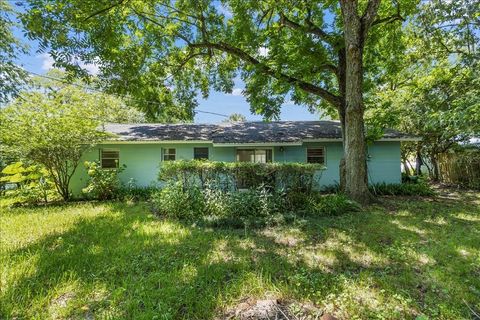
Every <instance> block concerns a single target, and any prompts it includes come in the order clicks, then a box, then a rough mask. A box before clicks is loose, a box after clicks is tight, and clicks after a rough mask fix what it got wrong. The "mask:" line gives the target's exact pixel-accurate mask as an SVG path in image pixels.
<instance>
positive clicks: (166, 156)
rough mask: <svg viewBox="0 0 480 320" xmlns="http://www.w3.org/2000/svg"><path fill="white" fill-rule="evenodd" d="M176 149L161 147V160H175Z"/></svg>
mask: <svg viewBox="0 0 480 320" xmlns="http://www.w3.org/2000/svg"><path fill="white" fill-rule="evenodd" d="M176 154H177V150H176V149H174V148H164V149H163V161H175V156H176Z"/></svg>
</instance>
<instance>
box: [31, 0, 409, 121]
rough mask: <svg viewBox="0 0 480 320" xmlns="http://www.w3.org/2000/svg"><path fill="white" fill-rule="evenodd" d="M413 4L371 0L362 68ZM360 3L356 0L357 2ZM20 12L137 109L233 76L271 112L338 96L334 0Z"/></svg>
mask: <svg viewBox="0 0 480 320" xmlns="http://www.w3.org/2000/svg"><path fill="white" fill-rule="evenodd" d="M415 4H416V1H402V4H401V5H400V4H398V5H395V3H390V2H382V3H381V4H380V3H379V8H378V17H377V15H375V17H372V19H374V21H373V20H372V25H373V27H372V28H374V29H375V34H374V35H373V36H372V37H371V39H370V40H369V42H370V43H371V48H370V47H369V48H368V49H367V50H368V51H369V52H370V53H368V54H367V55H366V59H367V60H368V63H366V64H365V65H366V68H365V71H366V72H372V75H371V76H369V77H368V78H372V79H373V78H374V74H375V73H376V71H377V70H376V67H375V64H374V62H375V61H378V60H379V59H378V57H377V54H378V52H385V51H382V50H387V49H386V48H388V50H390V49H391V48H394V47H395V45H394V44H395V43H394V41H395V37H396V36H397V33H398V32H399V29H400V27H401V23H399V22H401V21H402V20H403V16H404V15H408V14H409V13H410V12H411V11H412V10H413V8H414V7H415ZM365 10H366V7H365V5H364V3H363V2H361V3H360V5H359V8H358V12H359V13H361V12H362V11H365ZM365 17H366V16H365ZM22 20H23V22H24V24H25V26H26V27H27V30H28V34H29V36H30V37H32V38H36V39H40V41H41V48H43V49H49V50H51V54H52V56H53V57H54V58H55V61H56V65H57V66H63V67H66V68H67V70H76V71H77V72H78V73H79V74H83V75H84V76H86V75H87V74H86V73H85V72H84V71H82V70H81V67H80V65H79V64H78V61H79V60H82V61H85V62H91V63H97V64H98V65H99V66H100V74H99V76H100V78H101V79H104V80H105V81H106V82H105V85H107V86H108V87H109V88H110V89H112V90H115V91H116V92H124V93H127V92H128V93H129V94H132V95H134V96H135V97H136V98H139V99H143V101H144V102H145V103H144V105H143V106H144V108H146V109H150V108H162V107H166V104H176V106H177V108H181V109H183V110H191V109H193V108H194V107H195V106H196V105H197V101H196V96H197V93H201V94H202V95H203V96H208V94H209V90H210V89H211V88H213V89H215V90H219V91H224V92H231V90H232V88H233V85H234V82H233V80H234V79H235V77H237V76H239V77H240V78H241V79H242V80H243V81H244V82H245V84H246V87H245V95H246V98H247V100H248V102H249V103H250V104H251V108H252V111H253V112H254V113H259V114H263V115H264V116H265V117H267V118H277V117H278V116H279V113H280V107H281V105H282V103H283V102H284V101H285V99H286V98H291V99H292V101H294V102H295V103H298V104H304V105H307V106H308V107H309V108H313V109H315V108H319V107H326V108H330V109H331V108H332V105H338V104H340V103H341V92H340V91H341V90H342V88H340V84H339V82H340V81H339V80H338V77H341V76H344V75H341V74H339V69H341V66H340V64H342V63H344V61H341V59H342V56H341V54H340V53H341V52H342V51H343V48H344V42H343V25H344V23H343V19H342V16H341V12H340V5H339V3H337V2H336V1H301V2H295V3H293V2H291V1H234V0H232V1H221V2H216V1H206V0H204V1H193V2H192V1H174V2H172V1H164V0H162V1H119V2H116V3H112V2H110V1H104V2H101V1H100V2H99V1H83V0H82V1H80V0H78V1H69V2H68V4H65V3H62V2H53V3H52V2H48V3H47V2H46V1H32V2H30V4H29V10H28V11H26V13H24V14H23V15H22ZM73 34H74V35H75V36H72V35H73ZM393 51H394V50H390V53H389V54H388V55H386V56H385V57H383V58H387V59H389V58H391V57H392V52H393ZM154 102H156V103H158V104H157V105H155V104H153V103H154ZM149 103H150V104H149ZM334 110H335V108H334Z"/></svg>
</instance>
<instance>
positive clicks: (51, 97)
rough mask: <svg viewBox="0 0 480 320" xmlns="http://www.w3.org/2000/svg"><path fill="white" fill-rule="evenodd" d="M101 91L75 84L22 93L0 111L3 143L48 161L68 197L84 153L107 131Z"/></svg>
mask: <svg viewBox="0 0 480 320" xmlns="http://www.w3.org/2000/svg"><path fill="white" fill-rule="evenodd" d="M101 97H102V95H101V94H88V93H85V92H84V91H82V90H81V89H79V88H77V87H75V86H65V87H63V88H60V89H58V90H55V91H52V92H49V93H42V92H39V91H37V92H28V93H22V94H21V95H20V96H19V98H18V99H17V100H15V101H14V102H13V103H12V104H11V105H9V106H7V107H6V108H5V109H3V110H1V111H0V143H1V144H3V145H4V146H5V147H6V149H7V150H8V151H9V152H11V153H14V154H16V155H18V156H19V157H21V158H24V159H28V160H30V161H33V162H35V163H38V164H41V165H42V166H44V167H45V168H46V169H47V170H48V172H49V174H50V175H51V177H52V180H53V182H54V184H55V187H56V189H57V190H58V192H59V193H60V195H61V196H62V198H63V199H64V200H68V199H69V198H70V189H69V184H70V179H71V177H72V176H73V174H74V173H75V170H76V168H77V166H78V163H79V161H80V158H81V157H82V155H83V153H84V152H85V151H86V150H87V149H89V148H90V147H91V146H92V145H94V144H97V143H98V142H100V141H102V140H104V139H105V138H106V137H107V136H108V135H107V134H106V133H104V132H101V131H98V130H97V128H98V127H99V125H100V124H101V118H100V117H97V116H95V115H96V114H98V109H101V108H100V106H101V105H102V104H101V100H99V99H101Z"/></svg>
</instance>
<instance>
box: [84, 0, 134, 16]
mask: <svg viewBox="0 0 480 320" xmlns="http://www.w3.org/2000/svg"><path fill="white" fill-rule="evenodd" d="M123 2H125V0H120V1H118V2H117V3H113V4H112V5H110V6H108V7H105V8H102V9H100V10H98V11H95V12H94V13H92V14H90V15H89V16H88V17H86V18H85V19H84V20H83V21H87V20H89V19H91V18H93V17H95V16H97V15H99V14H102V13H105V12H107V11H110V10H112V9H113V8H115V7H117V6H119V5H121V4H122V3H123Z"/></svg>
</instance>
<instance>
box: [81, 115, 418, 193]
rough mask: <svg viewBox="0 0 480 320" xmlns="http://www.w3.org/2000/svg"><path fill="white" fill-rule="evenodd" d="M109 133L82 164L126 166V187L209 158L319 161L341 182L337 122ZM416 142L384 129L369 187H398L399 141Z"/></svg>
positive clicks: (127, 127) (371, 159)
mask: <svg viewBox="0 0 480 320" xmlns="http://www.w3.org/2000/svg"><path fill="white" fill-rule="evenodd" d="M105 131H107V132H110V133H113V134H115V135H116V138H115V139H114V140H111V141H106V142H104V143H102V144H101V145H98V146H96V147H95V148H94V149H93V150H91V151H89V152H88V153H87V154H85V156H84V159H83V161H85V160H89V161H93V160H98V161H100V163H101V165H102V167H104V168H107V169H108V168H114V167H116V166H117V165H118V164H119V165H126V169H125V171H123V172H122V173H121V179H122V181H124V182H127V181H129V180H130V179H133V180H134V181H135V183H136V184H137V185H140V186H148V185H150V184H152V183H157V182H158V179H157V177H158V172H159V169H160V166H161V163H162V162H163V161H170V160H180V159H183V160H188V159H209V160H214V161H229V162H231V161H254V162H271V161H275V162H315V163H322V164H324V165H325V166H326V170H324V171H323V172H322V174H321V175H319V178H320V185H321V186H328V185H333V184H336V183H338V182H339V163H340V159H341V157H342V138H341V126H340V123H339V122H337V121H278V122H240V123H224V124H218V125H214V124H108V125H106V126H105ZM411 140H415V138H412V137H410V136H408V135H406V134H402V133H400V132H397V131H394V130H386V131H385V133H384V136H383V137H382V138H381V139H380V140H378V141H376V142H375V143H373V144H372V145H370V146H369V147H368V169H369V170H368V171H369V181H370V182H371V183H379V182H386V183H400V182H401V172H400V170H401V169H400V142H401V141H411ZM83 161H82V165H81V167H79V168H78V169H77V172H76V173H75V176H74V177H73V178H72V191H73V193H74V194H75V195H78V194H80V192H81V189H82V188H83V187H84V186H85V185H86V183H87V181H88V176H87V174H86V171H85V168H84V167H83Z"/></svg>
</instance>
